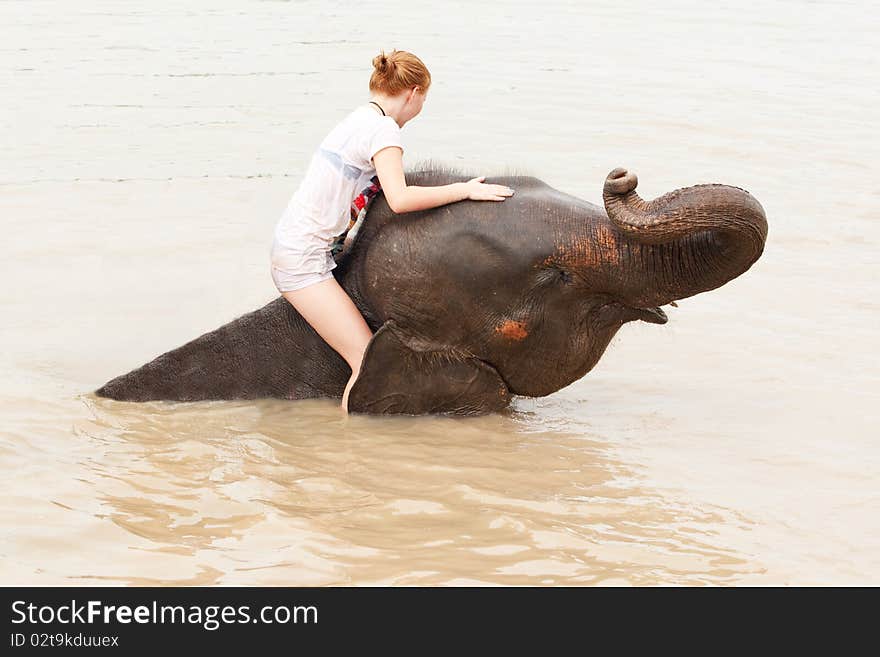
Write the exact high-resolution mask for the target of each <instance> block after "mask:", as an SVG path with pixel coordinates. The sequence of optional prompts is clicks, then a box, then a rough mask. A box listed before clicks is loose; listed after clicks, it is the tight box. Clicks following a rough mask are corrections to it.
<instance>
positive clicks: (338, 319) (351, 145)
mask: <svg viewBox="0 0 880 657" xmlns="http://www.w3.org/2000/svg"><path fill="white" fill-rule="evenodd" d="M373 68H374V70H373V74H372V75H371V76H370V92H371V98H370V101H369V102H368V103H366V104H364V105H361V106H360V107H357V108H356V109H355V110H354V111H352V112H351V113H350V114H349V115H348V116H346V117H345V118H344V119H343V120H342V121H341V122H340V123H339V124H338V125H337V126H336V127H335V128H333V130H331V131H330V133H329V134H328V135H327V136H326V137H325V138H324V140H323V141H322V142H321V144H320V146H319V147H318V150H317V151H316V152H315V154H314V155H313V156H312V159H311V161H310V163H309V167H308V170H307V171H306V174H305V177H304V178H303V180H302V182H301V183H300V185H299V188H298V189H297V190H296V192H295V193H294V194H293V196H292V198H291V199H290V202H289V203H288V205H287V208H286V210H285V211H284V214H283V215H282V217H281V219H280V220H279V221H278V224H277V226H276V228H275V236H274V240H273V243H272V280H273V281H274V282H275V286H276V287H277V288H278V291H279V292H281V294H282V295H283V296H284V298H285V299H287V300H288V301H289V302H290V303H291V304H292V305H293V307H294V308H296V310H297V311H298V312H299V314H300V315H302V316H303V318H304V319H305V320H306V321H307V322H308V323H309V324H311V326H312V328H314V329H315V331H316V332H317V333H318V335H320V336H321V337H322V338H323V339H324V340H325V341H326V342H327V344H329V345H330V346H331V347H332V348H333V349H335V350H336V351H337V352H338V353H339V355H340V356H342V357H343V358H344V359H345V360H346V362H347V363H348V364H349V366H350V367H351V378H350V379H349V380H348V383H347V385H346V386H345V390H344V392H343V394H342V409H343V411H345V412H347V411H348V393H349V390H350V389H351V386H352V384H354V382H355V379H357V376H358V373H359V372H360V367H361V360H362V359H363V354H364V350H365V349H366V348H367V343H368V342H369V341H370V338H371V337H372V331H370V328H369V326H367V322H366V321H365V320H364V318H363V317H362V316H361V314H360V312H359V311H358V309H357V307H356V306H355V305H354V302H353V301H352V300H351V298H349V296H348V294H346V292H345V290H343V289H342V287H341V286H340V285H339V283H337V282H336V279H335V278H333V274H332V273H331V270H332V269H333V268H334V267H335V266H336V263H335V261H334V260H333V257H332V251H333V249H334V248H336V247H338V246H339V243H340V240H341V239H342V238H343V237H344V233H343V231H346V230H347V228H350V227H351V225H352V224H353V223H354V220H356V219H357V217H358V214H359V212H361V211H366V208H367V206H368V205H369V202H370V201H371V200H372V198H373V197H374V196H375V195H376V194H377V193H378V191H379V190H380V189H381V190H382V191H384V192H385V199H386V200H387V201H388V205H389V207H390V208H391V210H392V211H393V212H395V213H397V214H403V213H404V212H412V211H415V210H426V209H428V208H434V207H437V206H440V205H445V204H447V203H454V202H455V201H461V200H464V199H471V200H475V201H503V200H504V199H505V198H506V197H508V196H511V195H512V194H513V190H512V189H510V188H509V187H506V186H504V185H489V184H486V183H484V182H483V180H484V179H485V176H479V177H478V178H473V179H471V180H469V181H468V182H458V183H452V184H450V185H441V186H437V187H418V186H415V185H407V184H406V180H405V178H404V175H403V161H402V157H403V143H402V141H401V136H400V129H401V128H402V127H403V126H404V125H405V124H406V122H407V121H409V120H410V119H412V118H414V117H415V116H417V115H418V113H419V112H421V110H422V105H423V104H424V102H425V96H426V95H427V93H428V87H429V86H430V85H431V74H430V73H429V72H428V69H427V68H426V67H425V65H424V64H423V63H422V61H421V60H420V59H419V58H418V57H416V56H415V55H413V54H412V53H409V52H406V51H402V50H394V51H393V52H392V53H391V54H390V55H387V56H386V55H385V53H384V52H382V53H381V54H379V55H378V56H376V57H375V58H373ZM341 233H342V234H341ZM334 238H335V243H334Z"/></svg>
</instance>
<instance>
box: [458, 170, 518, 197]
mask: <svg viewBox="0 0 880 657" xmlns="http://www.w3.org/2000/svg"><path fill="white" fill-rule="evenodd" d="M485 179H486V176H478V177H476V178H471V179H470V180H468V181H467V182H466V183H465V185H467V192H468V198H469V199H470V200H471V201H503V200H504V199H505V198H507V197H508V196H513V190H512V189H511V188H510V187H507V186H506V185H491V184H488V183H484V182H483V181H484V180H485Z"/></svg>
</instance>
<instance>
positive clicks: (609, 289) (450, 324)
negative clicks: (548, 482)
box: [343, 169, 767, 413]
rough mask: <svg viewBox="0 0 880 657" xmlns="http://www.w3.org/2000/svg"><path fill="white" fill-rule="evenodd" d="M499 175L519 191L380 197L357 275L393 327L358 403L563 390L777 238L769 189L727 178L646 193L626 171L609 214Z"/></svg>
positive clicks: (376, 406) (374, 349)
mask: <svg viewBox="0 0 880 657" xmlns="http://www.w3.org/2000/svg"><path fill="white" fill-rule="evenodd" d="M412 178H413V182H411V183H410V184H425V185H428V184H439V183H441V182H448V181H449V180H448V177H446V178H444V177H443V176H440V175H438V174H437V172H430V173H426V174H424V175H423V176H413V177H412ZM495 181H497V182H500V183H502V184H506V185H508V186H510V187H512V188H514V189H515V190H516V194H515V196H513V197H511V198H509V199H507V200H506V201H504V202H503V203H494V204H493V203H476V202H463V203H460V204H456V205H455V206H447V207H443V208H437V209H434V210H430V211H426V212H421V213H415V214H414V216H411V217H405V218H404V217H392V216H390V215H389V214H388V213H389V211H388V210H387V208H386V207H383V206H381V205H380V206H379V207H378V208H376V209H375V214H374V215H372V216H371V217H370V223H365V224H364V229H365V230H364V234H362V235H361V236H359V237H358V241H357V242H356V244H355V247H354V249H353V251H352V253H351V254H350V257H349V259H348V260H347V262H346V267H345V268H344V269H343V276H344V277H346V280H347V281H348V282H349V283H350V289H351V290H353V291H354V292H355V293H356V294H357V296H358V298H360V299H361V300H362V302H363V306H364V307H366V308H369V309H370V315H369V319H370V320H372V321H371V323H373V324H374V325H375V326H377V327H381V328H379V330H378V332H377V333H376V335H375V336H374V338H373V341H372V342H371V344H370V346H369V347H368V349H367V352H366V354H365V359H364V366H363V367H362V370H361V373H360V375H359V377H358V381H357V382H356V383H355V385H354V387H353V389H352V391H351V396H350V399H349V408H350V409H351V410H355V411H368V412H382V413H388V412H425V411H433V412H436V411H446V412H449V411H452V412H458V413H460V412H484V411H491V410H497V409H498V408H501V407H503V406H505V405H506V404H507V403H508V401H509V398H510V395H512V394H515V395H525V396H532V397H535V396H543V395H548V394H550V393H552V392H555V391H556V390H559V389H560V388H563V387H565V386H567V385H568V384H570V383H572V382H573V381H576V380H577V379H579V378H581V377H582V376H584V375H585V374H586V373H587V372H588V371H590V369H592V367H593V366H594V365H595V364H596V362H597V361H598V360H599V358H600V357H601V355H602V353H603V352H604V351H605V348H606V347H607V345H608V343H609V341H610V340H611V338H612V337H613V336H614V334H615V333H616V332H617V330H618V329H619V328H620V326H621V325H623V324H624V323H626V322H629V321H632V320H636V319H641V320H644V321H648V322H654V323H664V322H666V315H665V313H664V312H663V310H662V309H661V308H660V306H661V305H664V304H667V303H670V302H674V301H675V300H677V299H683V298H685V297H689V296H693V295H694V294H698V293H700V292H704V291H707V290H712V289H714V288H716V287H719V286H720V285H723V284H724V283H726V282H727V281H729V280H731V279H733V278H735V277H737V276H739V275H740V274H742V273H743V272H744V271H746V270H747V269H748V268H749V267H750V266H751V265H752V263H754V262H755V260H756V259H757V258H758V257H759V256H760V254H761V252H762V250H763V246H764V241H765V239H766V235H767V222H766V218H765V216H764V211H763V209H762V208H761V205H760V204H759V203H758V201H757V200H755V199H754V197H752V196H751V195H750V194H749V193H748V192H746V191H744V190H742V189H739V188H736V187H730V186H726V185H698V186H695V187H689V188H686V189H681V190H677V191H674V192H671V193H669V194H666V195H664V196H661V197H660V198H658V199H655V200H654V201H651V202H645V201H643V200H642V199H641V198H640V197H639V196H638V194H636V192H635V188H636V184H637V181H636V177H635V175H634V174H631V173H628V172H627V171H626V170H624V169H615V170H614V171H612V172H611V174H609V176H608V178H607V179H606V181H605V188H604V200H605V208H606V210H607V214H606V213H605V212H602V211H601V209H600V208H598V207H596V206H594V205H592V204H590V203H586V202H584V201H582V200H580V199H578V198H576V197H573V196H570V195H568V194H564V193H562V192H559V191H557V190H555V189H553V188H551V187H549V186H548V185H546V184H545V183H543V182H541V181H540V180H538V179H535V178H530V177H507V178H497V179H493V182H495ZM402 219H404V220H402Z"/></svg>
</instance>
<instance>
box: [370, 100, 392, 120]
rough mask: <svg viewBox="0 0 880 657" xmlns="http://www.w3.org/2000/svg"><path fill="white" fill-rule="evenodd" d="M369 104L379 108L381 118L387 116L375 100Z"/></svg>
mask: <svg viewBox="0 0 880 657" xmlns="http://www.w3.org/2000/svg"><path fill="white" fill-rule="evenodd" d="M370 102H371V103H373V105H375V106H376V107H378V108H379V111H380V112H382V116H388V115H387V114H385V110H383V109H382V106H381V105H380V104H379V103H377V102H376V101H375V100H371V101H370Z"/></svg>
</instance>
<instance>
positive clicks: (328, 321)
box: [282, 278, 373, 412]
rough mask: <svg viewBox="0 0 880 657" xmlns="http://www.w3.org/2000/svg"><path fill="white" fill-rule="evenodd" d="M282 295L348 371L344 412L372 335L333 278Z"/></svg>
mask: <svg viewBox="0 0 880 657" xmlns="http://www.w3.org/2000/svg"><path fill="white" fill-rule="evenodd" d="M282 295H283V296H284V298H285V299H287V300H288V301H289V302H290V303H291V304H292V305H293V307H294V308H296V310H297V312H299V314H300V315H302V316H303V318H304V319H305V320H306V321H307V322H308V323H309V324H311V326H312V328H313V329H315V331H316V332H317V333H318V335H320V336H321V337H322V338H324V341H325V342H326V343H327V344H329V345H330V346H331V347H333V349H335V350H336V351H337V352H338V353H339V355H340V356H342V357H343V358H344V359H345V362H347V363H348V365H349V367H351V378H349V380H348V383H347V384H346V386H345V391H344V392H343V393H342V409H343V410H344V411H346V412H347V410H348V392H349V390H351V386H352V385H353V384H354V381H355V379H357V376H358V374H359V373H360V371H361V361H362V360H363V357H364V351H365V350H366V348H367V344H368V343H369V342H370V338H372V337H373V332H372V331H371V330H370V327H369V326H367V322H366V321H365V320H364V318H363V316H362V315H361V313H360V311H359V310H358V309H357V306H355V305H354V302H353V301H352V300H351V297H349V296H348V294H347V293H346V292H345V290H343V289H342V287H341V286H340V285H339V283H337V282H336V279H335V278H329V279H327V280H325V281H321V282H320V283H315V284H313V285H309V286H308V287H304V288H302V289H301V290H293V291H290V292H282Z"/></svg>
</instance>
